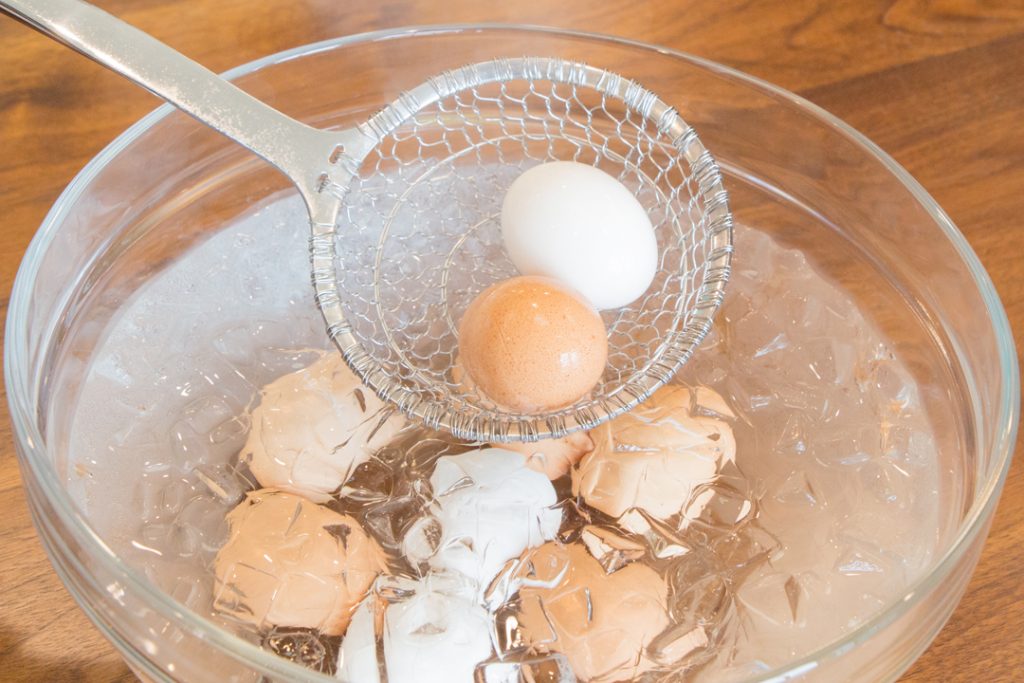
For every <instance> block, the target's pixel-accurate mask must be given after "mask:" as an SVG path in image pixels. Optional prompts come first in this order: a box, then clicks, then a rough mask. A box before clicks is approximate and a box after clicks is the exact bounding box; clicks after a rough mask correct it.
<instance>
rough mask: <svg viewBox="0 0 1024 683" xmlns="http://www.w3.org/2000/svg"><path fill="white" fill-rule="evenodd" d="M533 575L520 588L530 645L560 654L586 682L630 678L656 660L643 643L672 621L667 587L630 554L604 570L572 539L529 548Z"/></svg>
mask: <svg viewBox="0 0 1024 683" xmlns="http://www.w3.org/2000/svg"><path fill="white" fill-rule="evenodd" d="M523 560H524V562H528V563H530V564H529V566H530V567H531V569H532V572H533V575H532V576H531V582H530V585H527V586H525V587H524V588H522V590H521V591H520V604H521V611H520V614H519V624H520V626H521V627H522V630H523V636H524V639H525V641H526V643H528V644H529V645H530V646H531V647H533V648H537V649H539V650H541V651H555V652H561V653H562V654H564V655H565V656H566V657H567V658H568V660H569V663H570V664H571V665H572V669H573V671H574V672H575V674H576V676H577V677H578V678H579V679H580V680H583V681H590V683H609V682H610V681H620V680H623V679H630V680H631V679H633V678H634V677H636V676H639V675H641V674H643V673H644V672H645V671H649V670H650V669H652V668H654V666H655V665H654V662H653V661H652V660H651V659H649V658H648V656H647V652H646V648H647V646H648V645H649V644H650V642H651V640H652V639H653V638H654V637H655V636H656V635H658V634H659V633H660V632H661V631H662V629H664V628H665V627H666V626H668V624H669V620H668V613H667V609H666V599H667V593H668V588H667V586H666V584H665V582H664V581H663V580H662V579H661V577H660V576H658V574H657V573H656V572H655V571H654V570H653V569H651V568H650V567H648V566H646V565H644V564H641V563H639V562H634V563H631V564H627V565H626V566H625V567H622V568H621V569H619V570H617V571H615V572H613V573H611V574H608V573H606V572H605V570H604V569H603V568H602V567H601V564H600V563H599V562H598V561H597V560H595V559H594V558H593V557H592V556H591V555H590V553H588V552H587V550H586V548H584V547H583V546H582V545H579V544H577V543H570V544H569V545H567V546H560V545H559V544H557V543H546V544H544V545H542V546H540V547H539V548H537V549H536V550H533V551H531V552H529V553H528V554H527V555H526V556H525V557H524V558H523Z"/></svg>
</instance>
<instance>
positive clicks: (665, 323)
mask: <svg viewBox="0 0 1024 683" xmlns="http://www.w3.org/2000/svg"><path fill="white" fill-rule="evenodd" d="M423 87H424V88H426V87H429V88H430V90H429V97H428V98H427V100H428V101H427V102H426V103H424V102H423V99H424V98H423V97H422V96H421V97H419V98H418V99H417V97H416V91H413V93H410V94H409V95H407V96H405V97H404V98H403V99H402V100H399V102H398V103H396V105H394V106H393V107H392V111H386V112H384V113H382V114H380V115H378V116H377V117H375V119H374V120H372V121H371V122H370V123H369V124H367V125H366V127H365V129H364V131H365V132H367V134H368V135H373V136H374V137H375V138H376V140H377V144H376V145H375V146H374V147H373V149H372V150H371V151H370V152H369V154H368V155H367V156H366V157H365V158H364V159H363V160H362V161H361V163H358V164H354V165H353V171H354V175H353V177H352V178H351V181H350V182H349V184H348V186H347V187H345V188H343V187H340V186H337V187H334V188H333V189H334V191H335V192H336V193H338V194H339V196H340V198H341V200H342V207H341V212H340V215H339V219H338V225H337V230H336V233H335V236H334V245H333V246H334V252H335V276H336V280H337V289H338V295H339V301H340V305H341V310H342V311H343V314H344V321H343V322H342V323H341V324H335V325H333V326H332V334H333V335H334V336H335V339H336V340H337V341H338V343H339V346H341V348H342V350H343V351H344V352H345V354H346V358H347V359H348V361H349V363H350V365H352V366H353V368H354V369H355V370H356V371H357V372H358V373H359V374H360V375H361V376H363V377H364V379H366V380H367V381H368V383H369V384H370V385H371V386H373V387H374V388H375V389H376V390H377V391H378V393H381V394H382V395H385V396H386V397H388V398H390V399H391V400H394V401H396V402H398V403H399V405H400V407H402V409H403V410H405V411H406V412H408V413H410V414H414V415H416V416H418V417H420V418H421V419H423V420H424V421H426V422H427V423H428V424H430V425H431V426H433V427H439V428H443V429H447V430H450V431H452V432H454V433H455V434H456V435H458V436H463V437H467V438H473V439H475V440H488V441H504V440H512V439H521V438H534V437H539V436H547V435H550V434H560V433H565V432H567V431H572V430H574V429H577V428H582V427H589V426H592V425H593V424H596V423H597V422H600V421H602V420H604V419H607V418H608V417H610V416H612V415H614V414H617V413H619V412H622V411H623V410H625V409H627V408H628V407H631V406H632V405H634V404H635V403H636V402H638V401H639V400H642V399H643V398H644V397H646V396H647V395H648V394H649V393H650V392H651V391H653V390H654V389H655V388H657V387H658V386H660V385H661V384H662V383H663V382H665V381H667V380H668V379H669V378H670V377H671V376H672V374H673V373H674V372H675V371H676V370H677V369H678V367H679V366H680V365H681V364H682V363H683V362H685V360H686V359H687V358H688V357H689V355H690V353H691V352H692V350H693V348H694V347H695V346H696V344H697V343H698V342H699V341H700V339H701V338H702V337H703V336H704V333H705V332H706V330H707V327H708V324H709V322H710V318H711V315H712V314H713V312H714V309H715V308H717V305H718V303H719V301H720V296H721V287H722V285H723V284H724V281H725V279H726V278H727V277H728V258H729V251H730V249H731V231H730V227H731V224H730V220H729V214H728V209H727V206H726V199H725V193H724V191H723V190H722V188H721V185H720V178H719V173H718V169H717V166H716V165H715V163H714V162H713V160H712V159H711V157H710V156H709V155H708V154H707V152H706V151H705V150H704V148H703V146H702V145H701V144H700V142H699V140H698V139H697V137H696V135H695V134H694V133H693V131H692V129H690V128H688V127H687V126H686V125H685V124H683V122H682V121H681V120H680V119H679V118H678V116H676V115H675V113H674V112H673V111H672V110H671V109H669V108H668V107H667V106H665V105H664V104H663V103H661V102H660V101H658V100H657V99H656V98H654V97H653V95H651V94H650V93H647V92H646V91H644V90H642V89H641V88H639V87H638V86H636V85H635V84H633V83H632V82H630V81H627V80H625V79H620V78H619V77H617V76H614V75H611V74H608V73H606V72H602V71H598V70H595V69H591V68H589V67H582V66H581V65H575V64H570V63H565V62H559V61H555V60H518V61H510V60H507V61H503V62H499V63H486V64H484V65H476V66H474V67H466V68H465V69H462V70H460V71H458V72H454V73H449V74H446V75H445V76H444V77H441V78H438V79H435V80H434V81H431V82H430V83H428V84H427V86H423ZM396 109H397V111H394V110H396ZM554 160H573V161H577V162H580V163H584V164H589V165H592V166H595V167H597V168H600V169H601V170H603V171H605V172H607V173H608V174H610V175H611V176H613V177H615V178H617V179H618V180H619V181H620V182H622V183H623V185H625V186H626V187H627V188H628V189H629V190H630V191H631V192H633V194H634V195H635V196H636V197H637V199H638V200H639V201H640V203H641V204H642V205H643V206H644V208H645V209H646V210H647V212H648V215H649V217H650V219H651V223H652V224H653V225H654V228H655V232H656V235H657V239H658V247H659V254H660V264H659V266H660V267H659V269H658V272H657V275H656V277H655V279H654V282H653V283H652V284H651V286H650V288H649V289H648V290H647V292H646V293H645V294H644V295H643V296H642V297H640V298H639V299H638V300H637V301H635V302H634V303H633V304H631V305H630V306H628V307H626V308H622V309H617V310H613V311H605V312H604V313H603V318H604V321H605V324H606V327H607V330H608V341H609V355H608V363H607V367H606V368H605V372H604V376H603V378H602V381H601V383H600V385H599V386H597V387H596V388H595V390H594V392H593V393H592V394H591V395H589V396H586V397H584V398H582V399H580V400H579V401H578V402H577V403H576V404H574V405H571V406H567V407H565V408H562V409H559V410H557V411H553V412H551V413H549V414H545V415H518V414H514V413H510V412H507V411H506V410H503V409H502V408H500V407H499V406H496V405H494V404H493V403H492V402H491V401H489V400H488V399H487V397H486V396H483V395H481V394H479V393H478V392H477V391H476V390H474V389H472V388H467V386H466V384H464V383H461V382H460V379H461V378H460V376H459V372H458V371H457V370H456V363H457V356H458V336H457V330H458V324H459V321H460V320H461V317H462V314H463V312H464V311H465V310H466V308H467V306H468V305H469V303H470V302H471V301H472V300H473V298H474V297H475V296H476V295H477V294H478V293H479V292H480V291H482V290H483V289H484V288H486V287H487V286H489V285H491V284H493V283H494V282H497V281H499V280H502V279H506V278H508V277H512V276H515V275H516V274H517V272H516V270H515V267H514V266H513V265H512V263H511V261H510V260H509V259H508V257H507V255H506V254H505V252H504V248H503V246H502V240H501V233H500V224H499V220H500V213H501V204H502V200H503V198H504V196H505V192H506V190H507V189H508V187H509V186H510V185H511V183H512V182H513V181H514V180H515V179H516V178H517V177H518V176H519V175H520V174H521V173H522V172H523V171H525V170H526V169H528V168H530V167H532V166H535V165H537V164H540V163H543V162H546V161H554Z"/></svg>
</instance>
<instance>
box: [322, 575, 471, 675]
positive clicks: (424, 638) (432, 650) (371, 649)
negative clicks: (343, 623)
mask: <svg viewBox="0 0 1024 683" xmlns="http://www.w3.org/2000/svg"><path fill="white" fill-rule="evenodd" d="M396 583H397V584H400V585H401V588H402V589H403V591H404V592H406V593H408V594H410V595H409V596H408V597H406V598H404V599H402V600H400V601H398V602H394V603H392V604H390V605H388V606H387V607H386V608H385V609H384V620H383V621H384V623H383V628H382V630H381V633H382V636H383V641H384V642H383V645H384V647H383V650H384V652H383V654H384V664H385V667H384V668H385V669H386V671H387V680H388V681H391V683H472V682H473V680H474V677H473V672H474V670H475V669H476V666H477V664H479V663H480V662H482V661H484V660H485V659H488V658H489V657H490V656H491V636H490V632H491V619H490V616H489V615H488V614H487V610H485V609H484V608H483V607H481V606H480V605H478V604H476V603H475V602H473V600H472V599H471V598H470V597H468V596H467V595H465V594H462V593H461V592H460V591H458V590H456V591H452V590H450V589H449V588H448V587H447V586H446V585H445V584H448V583H450V582H449V581H448V580H447V578H446V577H445V576H444V575H428V576H427V577H426V578H424V579H421V580H420V581H407V580H403V579H396ZM374 599H375V598H373V597H372V596H371V597H370V598H368V599H367V600H366V601H364V602H363V604H362V605H361V606H360V607H359V609H358V610H357V611H356V614H355V616H353V617H352V624H351V625H350V626H349V629H348V632H347V633H346V634H345V639H344V640H343V641H342V643H341V649H340V651H339V653H338V670H337V674H336V677H337V678H339V679H341V680H342V681H346V683H379V681H380V668H381V667H380V664H379V662H378V658H377V657H378V650H377V639H376V636H375V634H374V631H375V624H374V621H375V615H374V610H373V607H374Z"/></svg>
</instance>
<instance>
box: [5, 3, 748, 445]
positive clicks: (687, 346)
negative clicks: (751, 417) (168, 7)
mask: <svg viewBox="0 0 1024 683" xmlns="http://www.w3.org/2000/svg"><path fill="white" fill-rule="evenodd" d="M0 8H2V9H3V10H4V11H6V12H7V13H9V14H12V15H14V16H15V17H17V18H19V19H21V20H23V21H25V22H26V23H28V24H29V25H31V26H33V27H34V28H37V29H39V30H40V31H42V32H44V33H46V34H48V35H50V36H52V37H54V38H56V39H57V40H59V41H60V42H63V43H65V44H67V45H69V46H70V47H72V48H73V49H75V50H77V51H79V52H81V53H83V54H85V55H87V56H89V57H92V58H93V59H95V60H96V61H98V62H100V63H101V64H103V65H105V66H107V67H109V68H111V69H113V70H114V71H117V72H119V73H121V74H123V75H125V76H127V77H128V78H130V79H132V80H134V81H135V82H137V83H139V84H140V85H143V86H144V87H146V88H147V89H149V90H151V91H152V92H154V93H156V94H157V95H160V96H161V97H163V98H164V99H166V100H168V101H169V102H171V103H172V104H174V105H175V106H177V107H179V108H180V109H182V110H184V111H186V112H188V113H190V114H192V115H193V116H195V117H196V118H197V119H199V120H200V121H202V122H203V123H206V124H207V125H209V126H211V127H212V128H214V129H215V130H218V131H219V132H221V133H223V134H225V135H227V136H228V137H230V138H231V139H233V140H235V141H236V142H239V143H240V144H242V145H244V146H246V147H248V148H249V149H251V150H253V151H254V152H256V153H257V154H259V155H260V156H262V157H263V158H265V159H266V160H268V161H269V162H271V163H272V164H274V165H275V166H277V167H278V168H279V169H281V170H282V171H283V172H284V173H285V174H286V175H287V176H288V177H289V178H290V179H291V180H292V181H293V182H294V183H295V185H296V187H297V188H298V190H299V192H300V193H301V194H302V196H303V198H304V199H305V201H306V204H307V207H308V209H309V213H310V220H311V225H312V232H313V235H312V238H311V258H312V268H313V270H312V273H313V284H314V287H315V290H316V299H317V303H318V305H319V306H320V309H321V311H322V312H323V315H324V318H325V320H326V322H327V326H328V332H329V334H330V336H331V337H332V338H333V339H334V341H335V343H336V344H337V345H338V348H339V349H340V350H341V352H342V353H343V354H344V356H345V359H346V361H347V362H348V364H349V365H350V366H351V367H352V369H353V370H354V371H355V372H356V373H357V374H358V375H359V376H360V377H361V378H362V379H363V381H364V382H365V383H366V384H367V385H368V386H370V387H371V388H372V389H373V390H374V391H375V392H376V393H377V394H379V395H380V396H381V397H382V398H384V399H385V400H388V401H391V402H393V403H394V404H395V405H397V406H398V408H399V409H401V410H402V411H403V412H405V413H406V414H408V415H409V416H411V417H414V418H418V419H419V420H421V421H422V422H423V423H425V424H426V425H428V426H430V427H433V428H436V429H441V430H445V431H448V432H451V433H452V434H454V435H455V436H457V437H459V438H463V439H468V440H472V441H482V442H507V441H516V440H534V439H539V438H546V437H552V436H560V435H563V434H566V433H569V432H572V431H576V430H579V429H587V428H590V427H593V426H595V425H597V424H599V423H601V422H603V421H604V420H607V419H609V418H611V417H613V416H615V415H617V414H619V413H622V412H624V411H626V410H628V409H629V408H631V407H633V406H634V405H636V404H638V403H639V402H641V401H642V400H644V399H645V398H646V397H647V396H649V395H650V394H651V393H652V392H653V391H654V390H655V389H657V388H658V387H659V386H661V385H662V384H664V383H665V382H667V381H668V380H669V379H670V378H671V377H672V376H673V374H675V372H676V371H677V370H678V369H679V368H680V367H681V366H682V365H683V363H685V362H686V360H687V359H688V358H689V357H690V355H691V354H692V353H693V351H694V350H695V348H696V347H697V345H698V344H699V343H700V341H701V340H702V339H703V338H704V336H705V334H706V333H707V331H708V329H709V328H710V325H711V320H712V317H713V315H714V313H715V311H716V310H717V309H718V306H719V304H720V303H721V299H722V295H723V289H724V286H725V283H726V281H727V280H728V277H729V264H730V259H731V253H732V219H731V215H730V213H729V208H728V200H727V196H726V192H725V190H724V188H723V187H722V181H721V174H720V172H719V169H718V166H717V164H716V163H715V161H714V159H713V158H712V157H711V155H710V154H709V153H708V152H707V150H706V149H705V148H704V146H703V145H702V144H701V142H700V140H699V138H698V137H697V134H696V133H695V132H694V130H693V129H692V128H691V127H689V126H688V125H687V124H686V123H685V122H684V121H683V120H682V119H681V118H680V117H679V116H678V114H677V113H676V112H675V111H674V110H673V109H672V108H671V107H669V106H668V105H667V104H666V103H665V102H663V101H662V100H660V99H659V98H658V97H657V96H655V95H654V94H653V93H651V92H649V91H648V90H646V89H644V88H643V87H642V86H640V85H639V84H637V83H635V82H633V81H631V80H629V79H626V78H623V77H620V76H618V75H616V74H613V73H610V72H608V71H604V70H601V69H598V68H595V67H592V66H587V65H584V64H581V63H576V62H571V61H566V60H562V59H552V58H539V57H528V58H513V59H498V60H493V61H487V62H482V63H479V64H474V65H470V66H465V67H462V68H458V69H455V70H452V71H449V72H446V73H444V74H441V75H438V76H436V77H434V78H431V79H430V80H428V81H427V82H425V83H423V84H421V85H419V86H417V87H415V88H413V89H412V90H409V91H407V92H405V93H403V94H402V95H401V96H400V97H399V98H398V99H397V100H396V101H394V102H393V103H392V104H391V105H389V106H387V107H386V108H384V109H383V110H382V111H381V112H380V113H378V114H376V115H375V116H373V117H372V118H371V119H370V120H369V121H367V122H366V123H364V124H360V125H358V126H356V127H354V128H350V129H346V130H341V131H323V130H317V129H314V128H310V127H308V126H306V125H304V124H301V123H299V122H296V121H294V120H292V119H290V118H288V117H286V116H284V115H283V114H280V113H279V112H277V111H276V110H274V109H271V108H270V107H268V106H267V105H264V104H263V103H261V102H259V101H257V100H255V99H254V98H252V97H250V96H249V95H246V94H245V93H243V92H242V91H240V90H238V89H237V88H235V87H234V86H233V85H231V84H230V83H228V82H226V81H224V80H222V79H220V78H219V77H217V76H216V75H215V74H213V73H212V72H210V71H208V70H206V69H205V68H204V67H202V66H200V65H198V64H196V63H194V62H192V61H191V60H189V59H187V58H186V57H184V56H182V55H180V54H179V53H177V52H175V51H173V50H172V49H170V48H168V47H167V46H165V45H163V44H162V43H160V42H158V41H156V40H155V39H153V38H151V37H150V36H148V35H146V34H144V33H142V32H140V31H138V30H137V29H134V28H132V27H130V26H128V25H127V24H125V23H123V22H121V21H119V20H117V19H115V18H114V17H112V16H110V15H108V14H106V13H105V12H103V11H101V10H98V9H96V8H94V7H92V6H91V5H88V4H86V3H83V2H80V1H79V0H0ZM552 160H574V161H577V162H581V163H586V164H591V165H593V166H596V167H598V168H600V169H602V170H603V171H605V172H607V173H609V174H610V175H612V176H613V177H616V178H618V180H619V181H620V182H622V183H623V184H624V185H625V186H626V187H627V188H629V189H630V190H631V191H632V192H633V193H634V195H635V196H636V197H637V198H638V200H639V201H640V202H641V204H642V205H643V206H644V207H645V209H646V210H647V212H648V215H649V216H650V218H651V222H652V224H653V225H654V227H655V232H656V235H657V240H658V247H659V254H660V262H659V268H658V272H657V274H656V276H655V279H654V282H653V283H652V285H651V287H650V288H649V289H648V291H647V292H646V293H645V294H644V295H643V296H642V297H641V298H640V299H638V300H637V301H635V302H634V303H633V304H631V305H630V306H628V307H625V308H622V309H619V310H614V311H605V312H604V313H603V317H604V321H605V325H606V328H607V330H608V342H609V354H608V362H607V366H606V368H605V372H604V376H603V378H602V380H601V382H600V383H599V384H598V386H597V387H596V388H595V389H594V391H593V392H592V393H591V394H590V395H588V396H585V397H583V398H581V399H580V400H578V401H577V402H576V403H574V404H573V405H570V406H566V407H563V408H559V409H557V410H554V411H551V412H548V413H545V414H530V415H527V414H517V413H513V412H509V411H507V410H505V409H503V408H501V407H499V406H497V405H495V404H493V403H492V402H491V401H489V400H488V399H487V397H486V396H483V395H481V394H480V393H479V392H478V391H476V390H475V389H472V388H468V387H467V386H466V385H465V384H462V383H460V382H459V381H457V378H456V377H455V376H453V371H454V370H455V366H456V363H455V361H456V358H457V353H458V337H457V330H458V323H459V320H460V318H461V315H462V313H463V311H464V310H465V309H466V307H467V306H468V305H469V303H470V301H472V299H473V297H474V296H475V295H476V294H478V293H479V292H480V291H481V290H483V289H484V288H485V287H487V286H488V285H490V284H492V283H494V282H496V281H498V280H501V279H504V278H507V277H510V276H514V275H515V274H516V272H515V269H514V267H513V266H512V264H511V262H510V261H509V259H508V257H507V256H506V255H505V253H504V251H503V247H502V246H501V245H502V242H501V236H500V231H499V227H500V226H499V222H498V219H499V216H500V209H501V202H502V199H503V197H504V194H505V190H506V189H507V188H508V186H509V185H510V184H511V183H512V181H513V180H514V179H515V178H516V177H517V176H518V175H519V174H520V173H521V172H523V171H524V170H526V169H527V168H529V167H531V166H533V165H536V164H539V163H542V162H545V161H552Z"/></svg>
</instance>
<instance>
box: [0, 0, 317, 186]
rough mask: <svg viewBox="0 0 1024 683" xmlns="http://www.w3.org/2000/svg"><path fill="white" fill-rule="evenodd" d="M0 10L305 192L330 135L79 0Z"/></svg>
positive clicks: (3, 4) (19, 3) (28, 2)
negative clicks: (206, 129)
mask: <svg viewBox="0 0 1024 683" xmlns="http://www.w3.org/2000/svg"><path fill="white" fill-rule="evenodd" d="M0 11H2V12H4V13H6V14H10V15H11V16H13V17H14V18H16V19H18V20H20V21H22V22H24V23H26V24H27V25H29V26H30V27H32V28H34V29H36V30H38V31H40V32H41V33H44V34H46V35H48V36H50V37H51V38H54V39H56V40H57V41H59V42H61V43H63V44H65V45H67V46H68V47H70V48H72V49H73V50H75V51H76V52H79V53H81V54H83V55H85V56H86V57H89V58H90V59H93V60H95V61H96V62H99V63H100V64H102V65H103V66H105V67H107V68H108V69H111V70H112V71H116V72H117V73H119V74H121V75H123V76H125V77H127V78H129V79H131V80H132V81H134V82H135V83H137V84H139V85H141V86H142V87H144V88H146V89H147V90H149V91H150V92H152V93H154V94H155V95H158V96H159V97H162V98H163V99H165V100H167V101H168V102H170V103H171V104H173V105H174V106H176V107H178V108H179V109H181V110H182V111H184V112H186V113H188V114H191V115H192V116H194V117H195V118H196V119H198V120H199V121H201V122H202V123H205V124H206V125H208V126H210V127H211V128H213V129H214V130H216V131H219V132H220V133H223V134H224V135H226V136H228V137H229V138H231V139H233V140H235V141H237V142H239V143H240V144H242V145H244V146H245V147H248V148H249V149H251V150H252V151H253V152H255V153H256V154H258V155H260V156H261V157H263V158H264V159H266V160H267V161H269V162H270V163H271V164H273V165H274V166H276V167H277V168H279V169H280V170H281V171H282V172H284V173H285V175H287V176H288V177H289V178H290V179H291V180H292V182H294V183H295V184H296V186H298V188H299V190H300V192H302V193H303V195H305V196H306V198H307V199H308V198H309V197H310V195H311V193H315V192H316V186H317V183H318V178H319V175H320V172H319V170H317V169H318V168H323V167H326V166H327V165H328V161H327V159H328V156H329V154H330V152H331V143H332V141H333V140H334V138H335V137H336V134H331V133H328V132H326V131H320V130H317V129H315V128H311V127H309V126H306V125H304V124H302V123H299V122H298V121H295V120H294V119H291V118H289V117H287V116H285V115H284V114H282V113H280V112H279V111H277V110H276V109H273V108H272V107H269V106H267V105H266V104H264V103H262V102H260V101H259V100H257V99H256V98H254V97H252V96H251V95H248V94H246V93H244V92H242V91H241V90H239V89H238V88H236V87H235V86H234V85H232V84H231V83H228V82H227V81H225V80H224V79H222V78H220V77H219V76H217V75H216V74H215V73H213V72H212V71H210V70H209V69H207V68H206V67H204V66H202V65H200V64H197V63H196V62H193V61H192V60H191V59H189V58H188V57H185V56H184V55H182V54H181V53H179V52H177V51H175V50H173V49H171V48H170V47H168V46H167V45H164V44H163V43H161V42H160V41H159V40H157V39H155V38H153V37H152V36H150V35H148V34H146V33H144V32H142V31H140V30H139V29H137V28H135V27H133V26H130V25H129V24H126V23H125V22H123V21H121V20H120V19H118V18H116V17H114V16H112V15H110V14H108V13H106V12H104V11H103V10H101V9H99V8H97V7H94V6H92V5H90V4H88V3H86V2H81V1H80V0H0Z"/></svg>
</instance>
